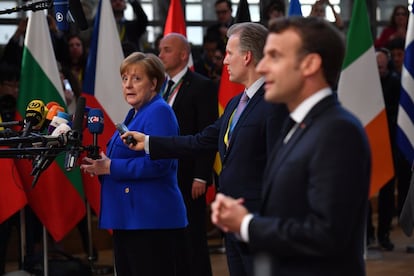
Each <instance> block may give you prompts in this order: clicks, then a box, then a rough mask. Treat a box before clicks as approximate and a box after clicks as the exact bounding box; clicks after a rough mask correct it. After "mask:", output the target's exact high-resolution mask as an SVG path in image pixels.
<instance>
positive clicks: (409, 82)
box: [401, 67, 414, 102]
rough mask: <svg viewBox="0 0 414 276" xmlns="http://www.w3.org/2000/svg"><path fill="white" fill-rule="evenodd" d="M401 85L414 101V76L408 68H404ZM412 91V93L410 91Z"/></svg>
mask: <svg viewBox="0 0 414 276" xmlns="http://www.w3.org/2000/svg"><path fill="white" fill-rule="evenodd" d="M401 85H402V87H403V88H404V90H405V91H407V92H408V93H407V96H408V97H409V98H410V99H411V101H412V102H414V98H413V97H414V93H413V91H414V89H413V88H414V79H413V76H411V75H410V73H408V71H407V69H406V68H405V67H404V68H403V75H402V79H401ZM410 92H411V93H410Z"/></svg>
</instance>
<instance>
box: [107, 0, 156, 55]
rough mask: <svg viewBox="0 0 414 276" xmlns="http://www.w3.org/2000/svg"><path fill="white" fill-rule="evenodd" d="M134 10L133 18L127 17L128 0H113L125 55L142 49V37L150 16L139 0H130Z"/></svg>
mask: <svg viewBox="0 0 414 276" xmlns="http://www.w3.org/2000/svg"><path fill="white" fill-rule="evenodd" d="M128 2H129V4H131V6H132V9H133V10H134V14H135V18H134V19H133V20H127V19H125V16H124V12H125V9H126V0H111V5H112V11H113V13H114V16H115V21H116V25H117V27H118V33H119V39H120V41H121V44H122V49H123V50H124V55H125V56H128V54H130V53H132V52H134V51H140V50H141V46H140V39H141V37H142V35H143V34H144V33H145V32H146V31H147V26H148V17H147V15H146V14H145V11H144V10H143V9H142V6H141V4H140V2H139V1H138V0H128Z"/></svg>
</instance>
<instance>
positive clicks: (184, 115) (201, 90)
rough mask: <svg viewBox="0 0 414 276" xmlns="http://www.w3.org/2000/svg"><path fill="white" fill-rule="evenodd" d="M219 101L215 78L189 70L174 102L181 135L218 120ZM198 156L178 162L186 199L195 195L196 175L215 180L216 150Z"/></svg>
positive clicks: (181, 184) (179, 178) (173, 106)
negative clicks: (211, 78)
mask: <svg viewBox="0 0 414 276" xmlns="http://www.w3.org/2000/svg"><path fill="white" fill-rule="evenodd" d="M217 103H218V99H217V85H216V84H215V83H214V82H213V81H212V80H210V79H208V78H206V77H204V76H202V75H200V74H198V73H195V72H192V71H191V70H188V71H187V73H186V74H185V75H184V77H183V80H182V84H181V86H180V88H179V90H178V92H177V96H176V97H175V100H174V103H173V105H172V109H173V110H174V113H175V116H176V117H177V121H178V125H179V127H180V135H193V134H196V133H198V132H200V131H201V130H203V129H204V128H205V127H206V126H208V125H210V124H212V123H214V121H215V120H217V117H218V104H217ZM195 157H196V158H181V159H180V160H179V163H178V183H179V185H180V189H181V190H182V191H183V195H184V197H186V200H190V199H191V187H192V183H193V179H194V178H200V179H204V180H206V181H208V183H211V178H212V173H213V162H214V157H215V154H214V152H209V153H207V154H201V155H197V156H195Z"/></svg>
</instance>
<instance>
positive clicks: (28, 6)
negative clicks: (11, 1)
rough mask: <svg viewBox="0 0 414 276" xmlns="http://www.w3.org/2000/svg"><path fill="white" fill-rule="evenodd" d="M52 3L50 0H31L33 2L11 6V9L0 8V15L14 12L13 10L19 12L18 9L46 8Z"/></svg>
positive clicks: (33, 9)
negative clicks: (36, 0)
mask: <svg viewBox="0 0 414 276" xmlns="http://www.w3.org/2000/svg"><path fill="white" fill-rule="evenodd" d="M52 5H53V2H52V0H48V1H39V2H33V3H29V4H26V5H23V6H17V7H14V8H11V9H5V10H1V11H0V15H1V14H9V13H14V12H19V11H40V10H47V9H49V8H51V7H52Z"/></svg>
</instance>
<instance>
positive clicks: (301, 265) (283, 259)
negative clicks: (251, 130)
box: [211, 17, 371, 276]
mask: <svg viewBox="0 0 414 276" xmlns="http://www.w3.org/2000/svg"><path fill="white" fill-rule="evenodd" d="M344 54H345V43H344V37H343V35H342V34H341V33H340V32H339V30H337V28H335V27H334V26H332V24H330V23H329V22H327V21H326V20H324V19H321V18H317V17H288V18H281V19H277V20H274V21H272V23H271V24H270V26H269V36H268V38H267V41H266V45H265V49H264V58H263V59H262V60H261V61H260V63H259V64H258V65H257V72H259V73H260V74H263V76H264V78H265V90H266V91H265V99H266V101H269V102H272V103H284V104H286V105H287V108H288V110H289V112H290V114H289V118H288V119H287V120H286V121H285V127H284V129H283V132H282V134H281V135H280V137H279V140H278V141H277V142H276V145H275V147H274V149H273V151H272V153H271V154H270V155H269V159H268V162H267V165H266V169H265V172H264V178H263V190H262V198H261V207H260V209H259V210H260V211H259V212H258V213H254V212H251V211H250V210H248V209H246V208H245V207H244V206H243V202H244V201H245V200H247V198H244V197H236V198H232V197H229V196H227V195H224V194H218V195H217V196H216V199H215V201H214V202H213V204H212V216H211V218H212V221H213V223H215V224H216V225H217V226H219V227H220V228H221V229H222V230H223V231H225V232H227V233H234V234H235V235H238V237H239V239H240V240H241V241H243V242H245V244H246V246H248V247H249V248H250V249H251V250H252V251H253V252H255V253H256V256H257V257H258V260H260V261H261V262H260V263H261V264H263V266H257V267H256V274H255V275H262V273H264V271H267V274H266V275H272V276H276V275H301V276H307V275H318V276H321V275H343V276H349V275H355V276H362V275H365V260H364V237H365V222H366V212H367V207H368V191H369V183H370V174H371V154H370V148H369V144H368V139H367V136H366V133H365V130H364V127H363V126H362V124H361V123H360V122H359V120H358V119H357V118H356V117H355V116H354V115H352V114H351V113H350V112H349V111H347V110H346V109H344V108H343V107H342V106H341V104H340V103H339V101H338V100H337V97H336V95H335V94H334V92H333V91H332V89H331V87H336V83H337V81H338V77H339V74H340V72H341V68H342V62H343V58H344ZM259 258H260V259H259ZM262 269H263V270H262Z"/></svg>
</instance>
